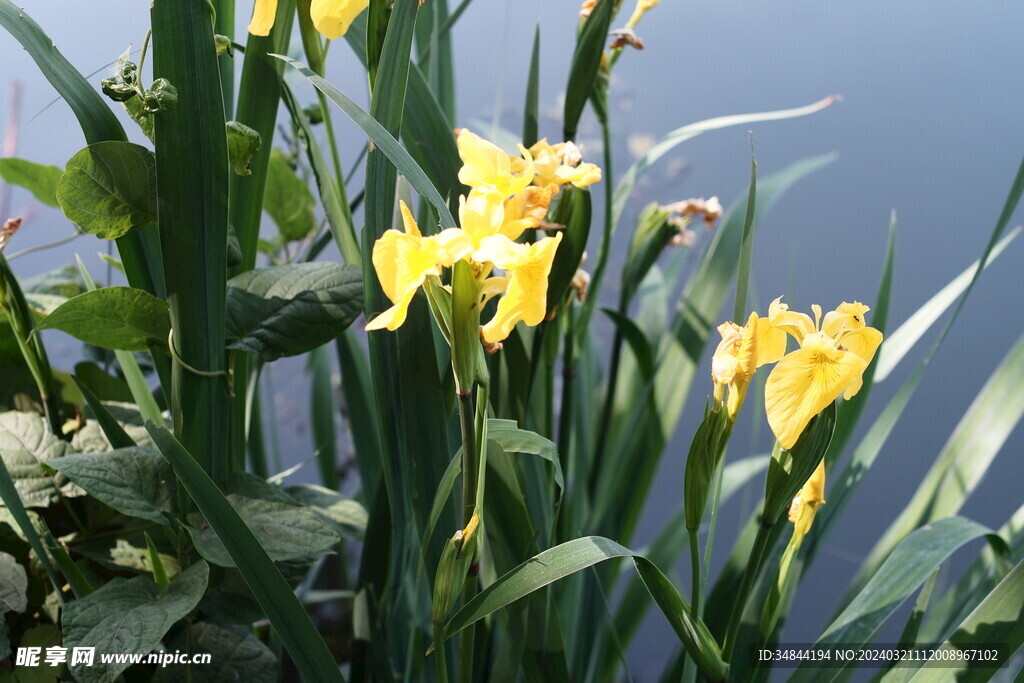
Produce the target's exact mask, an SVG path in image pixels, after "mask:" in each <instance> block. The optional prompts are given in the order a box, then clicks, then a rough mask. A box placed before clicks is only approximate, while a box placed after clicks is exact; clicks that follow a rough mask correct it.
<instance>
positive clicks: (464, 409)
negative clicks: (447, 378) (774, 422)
mask: <svg viewBox="0 0 1024 683" xmlns="http://www.w3.org/2000/svg"><path fill="white" fill-rule="evenodd" d="M453 351H454V349H453ZM481 396H482V398H483V400H484V401H486V400H487V399H486V394H483V393H482V392H481ZM457 398H458V409H459V427H460V430H461V433H462V523H463V528H465V526H466V525H468V524H469V521H470V519H471V518H472V517H473V512H474V510H475V509H476V501H477V491H478V488H477V485H478V483H479V479H480V471H481V470H480V454H479V451H478V448H477V440H476V415H475V411H474V409H473V395H472V393H469V394H462V395H459V396H458V397H457ZM485 447H486V446H485ZM476 593H477V581H476V575H475V573H473V572H471V573H470V576H469V578H467V580H466V583H465V585H464V586H463V588H462V603H463V604H467V603H469V601H470V600H472V599H473V597H474V596H475V595H476ZM436 626H437V625H435V627H436ZM475 634H476V629H472V628H470V629H466V630H465V632H463V634H462V636H461V642H460V647H459V660H458V672H457V674H458V680H459V681H467V682H468V681H472V680H473V650H474V649H475ZM437 656H438V658H439V659H443V658H444V651H443V649H441V648H438V652H437Z"/></svg>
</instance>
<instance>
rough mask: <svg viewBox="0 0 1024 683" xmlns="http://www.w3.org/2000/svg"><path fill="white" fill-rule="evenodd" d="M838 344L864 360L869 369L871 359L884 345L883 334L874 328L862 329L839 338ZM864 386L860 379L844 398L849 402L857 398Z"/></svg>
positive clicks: (846, 392) (851, 386)
mask: <svg viewBox="0 0 1024 683" xmlns="http://www.w3.org/2000/svg"><path fill="white" fill-rule="evenodd" d="M838 343H839V347H840V348H842V349H843V350H844V351H849V352H850V353H855V354H857V355H858V356H860V357H861V358H863V359H864V367H867V365H868V364H869V363H870V362H871V359H872V358H874V357H875V351H877V350H878V346H879V344H881V343H882V333H881V332H879V331H878V330H876V329H875V328H873V327H862V328H860V329H859V330H853V331H852V332H846V333H844V334H843V335H842V336H840V337H839V341H838ZM862 384H863V381H862V378H860V377H858V378H857V381H856V382H854V383H853V384H851V385H850V387H849V388H848V389H847V390H846V391H845V392H844V393H843V398H845V399H847V400H849V399H851V398H853V397H854V396H856V395H857V392H858V391H860V388H861V385H862Z"/></svg>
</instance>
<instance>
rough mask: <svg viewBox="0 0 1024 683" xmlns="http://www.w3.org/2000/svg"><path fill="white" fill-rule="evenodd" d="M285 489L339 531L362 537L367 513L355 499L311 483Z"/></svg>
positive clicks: (351, 536)
mask: <svg viewBox="0 0 1024 683" xmlns="http://www.w3.org/2000/svg"><path fill="white" fill-rule="evenodd" d="M285 491H287V492H288V494H289V495H290V496H291V497H292V498H294V499H295V500H297V501H298V502H299V503H301V504H302V505H305V506H307V507H308V508H309V509H310V510H312V511H313V512H314V513H315V514H316V515H317V516H319V517H320V518H321V519H323V520H325V521H327V522H330V523H331V524H333V525H334V526H335V527H336V528H337V530H338V532H339V533H342V534H345V535H346V536H347V537H349V538H356V539H361V538H362V537H363V532H365V531H366V522H367V520H368V518H369V515H368V514H367V512H366V508H364V507H363V506H362V505H360V504H359V503H358V502H357V501H354V500H352V499H351V498H344V497H342V495H341V494H339V493H336V492H334V491H331V490H330V489H326V488H324V487H322V486H314V485H312V484H302V485H300V486H289V487H287V488H286V489H285Z"/></svg>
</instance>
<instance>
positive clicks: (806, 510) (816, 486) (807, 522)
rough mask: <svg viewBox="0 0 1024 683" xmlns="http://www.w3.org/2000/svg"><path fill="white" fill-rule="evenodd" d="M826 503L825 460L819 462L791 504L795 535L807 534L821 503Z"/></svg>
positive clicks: (791, 518) (790, 513) (790, 510)
mask: <svg viewBox="0 0 1024 683" xmlns="http://www.w3.org/2000/svg"><path fill="white" fill-rule="evenodd" d="M824 504H825V461H824V460H822V461H821V462H820V463H818V468H817V469H815V470H814V474H812V475H811V478H810V479H808V480H807V482H806V483H805V484H804V485H803V488H801V489H800V492H799V493H797V494H796V497H795V498H793V503H792V504H791V505H790V506H789V521H791V522H793V524H794V527H793V535H794V536H797V535H799V536H801V537H802V536H806V535H807V532H808V531H810V530H811V524H812V523H813V522H814V514H815V512H817V510H818V506H819V505H824Z"/></svg>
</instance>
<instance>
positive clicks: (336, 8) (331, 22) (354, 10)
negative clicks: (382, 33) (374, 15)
mask: <svg viewBox="0 0 1024 683" xmlns="http://www.w3.org/2000/svg"><path fill="white" fill-rule="evenodd" d="M369 4H370V0H313V2H312V4H310V6H309V16H310V18H312V19H313V26H314V28H316V30H317V31H319V32H320V33H322V34H323V35H324V37H325V38H328V39H330V40H337V39H338V38H341V37H342V36H343V35H345V34H346V33H347V32H348V27H349V26H351V25H352V22H353V21H355V19H356V17H358V16H359V14H360V13H361V12H362V11H363V10H364V9H366V6H367V5H369Z"/></svg>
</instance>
